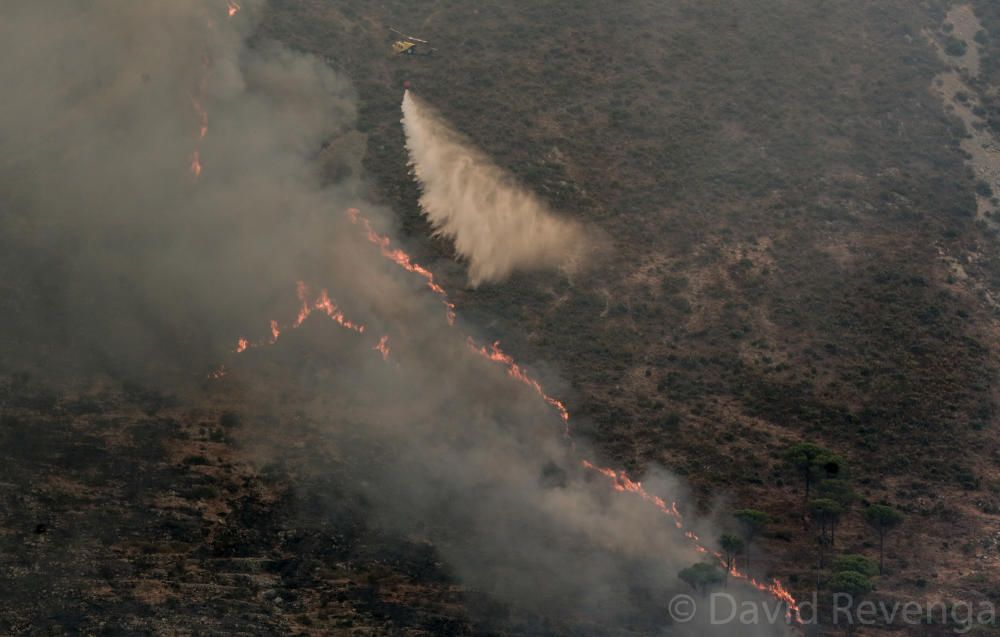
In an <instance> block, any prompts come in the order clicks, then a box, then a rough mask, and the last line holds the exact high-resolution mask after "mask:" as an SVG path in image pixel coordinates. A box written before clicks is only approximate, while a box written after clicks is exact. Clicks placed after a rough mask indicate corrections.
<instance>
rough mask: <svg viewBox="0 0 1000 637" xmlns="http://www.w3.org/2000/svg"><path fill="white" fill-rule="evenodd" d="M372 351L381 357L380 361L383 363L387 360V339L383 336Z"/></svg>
mask: <svg viewBox="0 0 1000 637" xmlns="http://www.w3.org/2000/svg"><path fill="white" fill-rule="evenodd" d="M372 349H374V350H375V351H376V352H378V353H380V354H381V355H382V360H384V361H387V360H389V337H388V336H383V337H382V338H380V339H378V344H377V345H375V347H373V348H372Z"/></svg>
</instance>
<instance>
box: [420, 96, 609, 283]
mask: <svg viewBox="0 0 1000 637" xmlns="http://www.w3.org/2000/svg"><path fill="white" fill-rule="evenodd" d="M403 130H404V131H405V132H406V146H407V149H408V150H409V152H410V165H411V166H412V168H413V174H414V176H415V177H416V178H417V180H418V181H419V182H420V185H421V187H422V189H423V193H422V196H421V197H420V206H421V208H422V209H423V211H424V214H425V215H426V216H427V219H428V220H429V221H430V223H431V226H432V227H433V228H434V230H435V232H436V233H437V234H439V235H441V236H443V237H446V238H448V239H451V240H453V241H454V242H455V251H456V252H457V253H458V255H459V256H460V257H462V258H464V259H467V260H468V262H469V282H470V284H471V285H473V286H478V285H480V284H482V283H495V282H498V281H502V280H504V279H506V278H507V277H509V276H510V275H511V273H512V272H515V271H519V270H520V271H524V270H537V269H551V268H561V269H563V270H567V271H572V270H574V269H576V268H577V267H578V266H579V264H580V263H579V262H580V257H581V256H582V255H583V253H584V251H586V250H587V248H588V244H589V243H591V241H592V240H591V239H590V238H588V235H587V233H586V232H585V231H584V229H583V227H582V226H581V225H580V224H578V223H575V222H573V221H569V220H567V219H563V218H561V217H559V216H557V215H556V214H555V213H553V212H552V211H551V210H549V208H548V206H547V205H546V204H545V203H544V202H542V201H541V200H540V199H539V198H538V197H537V196H535V195H534V194H532V193H531V192H529V191H528V190H526V189H525V188H524V187H522V186H520V185H519V184H517V183H516V182H515V180H514V178H513V177H512V176H510V175H508V174H507V173H505V172H504V171H503V170H501V169H500V168H499V167H498V166H497V165H496V164H495V163H493V161H491V160H490V159H489V158H488V157H487V156H486V155H484V154H483V153H482V152H481V151H479V150H478V149H476V148H475V147H474V146H473V145H472V144H471V143H470V142H469V141H468V140H466V139H464V138H463V137H462V136H461V135H459V134H458V133H457V132H456V131H454V130H453V129H452V128H450V127H449V126H448V124H447V123H445V121H444V120H443V119H442V118H441V116H440V115H438V114H437V113H436V112H434V111H433V109H431V108H430V107H429V106H428V105H427V104H426V103H424V102H423V101H421V100H420V99H419V98H418V97H416V96H415V95H414V94H413V93H411V92H410V91H407V92H406V96H405V97H404V98H403Z"/></svg>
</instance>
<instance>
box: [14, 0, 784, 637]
mask: <svg viewBox="0 0 1000 637" xmlns="http://www.w3.org/2000/svg"><path fill="white" fill-rule="evenodd" d="M242 4H243V7H242V11H241V12H240V13H239V14H238V15H237V16H235V17H233V18H232V19H230V18H229V17H228V16H227V15H226V4H225V3H224V2H208V1H206V0H172V1H171V2H168V3H146V2H120V1H112V0H94V1H90V2H80V1H79V0H46V1H45V2H37V1H35V0H31V1H27V0H8V1H7V2H5V3H4V4H3V7H2V8H0V17H2V19H0V82H2V83H3V86H4V87H5V97H4V100H3V102H2V103H0V147H2V148H3V153H2V159H0V202H2V203H0V205H2V209H0V230H2V232H0V247H2V248H3V251H2V256H0V267H2V268H3V270H4V272H5V276H4V277H2V278H3V283H2V285H3V286H5V287H4V288H3V292H4V294H3V296H2V297H0V298H2V303H3V308H2V313H0V317H2V318H0V320H2V321H3V328H4V329H3V337H2V338H3V339H4V341H3V344H4V347H5V351H6V352H8V354H9V355H8V356H7V357H6V359H5V361H4V365H6V366H8V367H11V366H13V367H16V366H18V365H27V364H29V363H30V364H35V365H47V366H49V367H50V368H54V367H60V368H66V367H67V366H70V367H71V369H72V370H74V373H84V374H88V373H91V372H100V371H103V372H107V371H113V372H115V373H118V374H120V375H121V376H124V377H133V376H135V375H141V376H142V377H143V378H152V377H158V378H160V379H164V378H172V377H173V376H172V375H171V374H172V373H173V372H175V371H177V370H180V372H181V374H180V375H182V376H183V375H185V374H187V375H195V376H197V377H199V378H202V377H203V376H204V370H205V369H206V368H207V367H209V366H210V365H212V364H213V363H214V362H218V361H220V360H226V357H227V356H228V357H230V358H232V357H233V356H234V355H233V354H232V353H231V352H232V349H233V346H234V345H235V342H236V338H237V337H238V336H244V335H245V336H247V337H248V338H251V339H256V340H259V339H265V338H266V336H267V332H268V330H267V327H266V326H267V321H268V320H269V319H275V320H278V321H279V322H280V323H281V325H282V326H284V327H287V326H288V325H290V324H292V323H293V321H294V320H295V315H296V312H297V308H298V306H299V301H298V299H297V297H296V286H295V284H296V281H298V280H303V281H306V282H307V283H308V284H309V285H310V286H312V287H313V289H319V288H321V287H323V288H327V289H329V292H330V295H331V297H333V300H334V301H335V302H336V303H337V304H338V307H339V308H341V309H342V310H343V311H344V313H345V315H346V316H347V317H349V318H350V319H352V320H356V321H359V322H361V323H363V324H365V326H366V328H367V329H366V331H365V333H364V334H356V333H355V332H351V331H348V330H340V331H337V332H336V334H335V335H334V336H330V333H329V332H322V335H323V338H324V341H323V342H322V343H318V342H317V344H316V345H317V351H323V352H330V360H329V362H328V363H327V365H326V367H325V368H324V369H323V371H322V375H321V376H320V375H317V376H315V377H313V378H312V379H311V381H312V383H313V384H312V385H311V391H312V393H313V397H312V402H310V403H304V404H302V405H297V406H296V408H297V409H298V408H301V409H308V410H309V412H310V413H311V414H312V416H313V418H315V419H317V420H319V421H321V422H323V423H326V425H325V426H326V427H327V428H328V430H329V438H330V441H331V444H333V445H337V446H339V448H341V449H342V452H343V453H344V454H350V453H355V452H356V453H367V450H370V449H373V448H375V449H378V450H379V452H378V453H379V455H380V457H382V458H385V459H391V462H389V461H387V462H384V463H381V464H378V465H374V464H373V465H371V466H366V467H363V468H361V469H360V473H359V475H358V484H357V485H356V488H357V489H358V490H360V491H363V492H364V493H365V494H366V495H367V496H368V497H369V499H370V500H371V501H372V502H373V503H375V504H376V511H377V515H378V516H379V518H380V520H381V522H382V524H385V525H388V526H392V527H395V528H397V529H398V530H400V531H401V532H404V533H418V532H419V533H423V534H426V535H427V536H429V539H431V540H432V541H433V542H434V544H435V545H436V546H437V547H438V549H439V550H440V551H441V553H442V555H444V557H445V558H446V559H447V560H448V563H449V564H450V565H451V567H452V569H453V570H454V572H455V573H456V574H457V575H458V577H459V578H460V579H461V580H462V581H463V582H465V583H466V584H467V585H469V586H472V587H475V588H478V589H481V590H485V591H488V592H490V593H492V594H493V595H495V596H496V597H497V598H498V599H501V600H504V601H507V602H510V603H513V604H516V605H519V606H523V607H525V608H531V609H534V610H537V611H538V612H541V613H544V614H549V615H553V616H556V617H561V618H568V617H571V618H578V617H585V618H587V621H602V622H606V624H603V625H604V626H612V625H615V624H616V623H619V622H623V621H633V619H634V617H636V616H641V617H643V618H645V621H646V623H645V624H644V627H643V629H642V632H644V633H646V634H657V633H660V632H662V631H668V632H670V633H671V634H692V635H694V634H734V635H735V634H738V635H747V634H752V633H753V632H754V631H753V630H751V629H748V628H747V627H742V626H729V627H709V626H707V625H705V624H697V625H688V626H687V627H685V628H684V629H683V630H685V631H687V632H686V633H684V632H682V629H681V628H680V627H670V626H669V624H670V622H669V621H668V619H667V618H666V616H665V614H664V613H665V606H666V600H667V599H668V598H669V595H670V594H672V593H673V592H676V591H680V590H683V585H682V584H680V583H679V582H678V581H677V577H676V574H677V572H678V571H679V569H681V568H682V567H684V566H687V565H690V564H691V563H693V562H694V561H696V560H698V559H700V557H699V555H698V554H697V553H696V552H695V550H694V549H693V547H692V545H691V544H690V542H689V541H688V540H687V539H686V538H684V537H683V535H682V534H681V533H679V532H678V531H677V530H676V529H675V528H673V524H672V522H671V521H670V520H669V519H667V518H666V517H665V516H664V515H662V514H661V513H660V512H659V511H657V510H656V509H655V508H653V507H650V506H649V505H648V503H646V502H643V501H642V500H641V499H640V498H638V497H634V496H628V495H624V496H623V495H619V494H616V493H614V492H613V491H612V490H611V489H610V488H609V483H608V482H607V480H605V479H604V478H603V477H602V476H599V475H595V474H593V473H592V472H588V471H586V470H585V469H583V468H582V467H581V463H580V461H581V459H582V458H585V457H592V456H593V453H592V452H591V451H589V450H588V449H587V446H586V445H585V444H584V443H583V442H582V441H581V442H577V444H576V445H575V446H570V445H568V444H567V442H566V441H565V439H564V438H563V436H562V433H561V432H562V423H561V421H560V420H559V417H558V415H557V414H556V413H555V412H554V411H553V410H552V409H551V407H550V406H549V405H547V404H546V403H544V402H543V401H542V400H540V399H539V397H538V396H537V394H536V393H535V392H534V391H533V390H532V389H531V388H530V387H527V386H526V385H523V384H521V383H517V382H515V381H513V380H511V379H510V378H508V377H507V375H506V374H505V370H504V369H503V368H502V366H499V365H497V364H495V363H492V362H490V361H486V360H484V359H482V358H481V357H479V356H477V355H475V354H473V353H471V352H470V351H469V348H468V347H467V345H466V342H465V337H464V335H463V333H462V330H463V329H466V328H462V327H461V326H460V327H455V328H452V327H449V326H448V325H447V322H446V321H445V320H444V317H443V313H442V311H441V306H440V304H439V299H437V298H436V297H434V295H432V294H430V293H428V292H427V290H426V288H425V287H424V285H423V284H424V282H423V280H421V279H419V277H414V276H412V275H409V274H407V273H405V272H403V271H401V270H400V269H398V268H396V267H395V266H394V265H393V264H391V263H389V262H387V261H386V260H384V259H383V258H382V257H381V256H380V255H379V253H378V250H377V249H374V248H373V246H372V245H371V244H370V243H368V242H367V240H366V239H365V237H364V235H363V233H362V232H361V231H360V229H359V227H358V226H356V225H354V224H352V223H351V222H350V220H349V219H348V218H347V216H346V215H345V214H344V209H345V208H347V207H348V206H353V205H359V204H362V203H363V202H358V201H356V200H355V198H354V197H353V195H352V194H351V193H353V192H356V191H357V190H358V189H357V183H356V182H354V181H351V182H350V183H332V184H331V183H329V180H328V179H327V178H325V177H324V174H323V169H322V167H323V165H324V160H325V159H327V158H329V157H335V156H336V154H337V151H338V148H340V147H341V146H343V147H345V148H351V147H353V146H354V145H355V144H354V143H353V142H351V141H345V140H351V139H352V137H351V136H352V135H353V134H354V133H352V131H353V123H354V109H355V100H354V93H353V91H352V89H351V86H350V84H349V83H348V82H347V81H345V80H344V79H343V78H341V77H339V76H338V75H336V74H335V73H334V72H332V71H331V70H330V69H329V68H328V67H327V66H326V65H324V64H322V63H321V62H320V61H318V60H316V59H315V58H312V57H309V56H306V55H302V54H299V53H295V52H292V51H289V50H288V49H286V48H284V47H282V46H280V45H278V44H276V43H267V42H255V44H254V46H252V47H251V46H249V45H248V44H247V41H248V38H249V37H250V36H251V35H252V34H253V32H254V26H255V25H254V19H255V18H256V17H257V16H258V15H259V11H260V9H261V6H262V2H260V1H257V2H253V1H248V2H244V3H242ZM408 104H409V108H410V109H413V108H414V104H415V102H414V101H413V100H412V97H411V98H410V99H409V101H408ZM203 113H205V114H207V132H206V133H205V135H204V136H202V134H201V127H202V126H203V125H206V120H205V119H204V117H205V116H204V115H203ZM410 121H411V123H412V121H413V120H412V119H410ZM418 128H419V127H418ZM408 132H409V133H410V143H411V150H412V151H413V152H414V154H415V157H417V160H416V163H417V167H418V176H419V177H420V178H421V179H422V180H423V182H424V185H425V204H424V205H425V208H426V209H427V210H428V211H429V214H431V215H432V218H433V215H436V214H438V212H433V211H443V212H441V213H440V214H442V215H444V216H443V217H441V219H442V222H441V223H442V225H441V226H440V228H441V231H442V232H445V233H446V234H449V236H454V238H455V239H456V241H457V245H458V248H459V252H460V254H462V255H464V256H466V257H467V258H469V260H470V266H471V269H472V270H471V276H472V279H473V281H474V282H479V281H488V280H495V279H496V278H500V277H503V276H505V275H506V274H509V273H510V272H511V271H512V270H513V269H516V268H520V267H527V266H531V267H535V266H541V265H555V264H557V263H559V264H561V263H562V262H563V261H562V260H563V258H564V257H565V255H566V254H567V250H570V251H572V249H573V248H575V247H576V246H578V245H579V244H580V242H581V241H582V235H581V231H580V230H579V229H577V228H575V227H574V226H572V225H571V224H567V223H565V222H562V221H559V220H558V219H556V218H554V217H551V216H550V215H549V213H548V212H547V211H545V210H544V209H543V208H541V207H540V205H539V204H537V202H534V201H533V200H532V199H531V198H530V197H529V196H528V195H526V194H524V193H522V192H518V191H508V190H505V188H506V186H504V185H502V184H503V181H504V180H503V178H502V176H497V175H496V173H495V172H494V171H493V169H491V168H490V167H489V166H490V165H489V163H488V162H486V161H485V160H482V158H481V157H478V156H475V155H473V156H471V159H468V160H466V159H463V158H462V157H461V156H457V155H456V156H455V157H450V156H449V153H451V152H455V153H459V154H461V153H464V152H466V151H464V150H463V151H459V150H455V149H456V148H459V147H457V146H454V143H455V138H454V137H453V136H452V135H450V134H449V133H447V131H445V130H443V129H440V128H435V127H430V128H428V129H426V130H422V132H420V134H419V135H418V137H420V141H415V139H416V138H415V137H414V132H413V126H412V125H408ZM435 135H441V136H442V138H441V139H436V138H435ZM449 144H452V150H447V149H448V145H449ZM434 148H438V149H439V150H438V151H434V150H433V149H434ZM442 148H444V149H445V151H440V149H442ZM428 149H431V150H428ZM425 152H430V153H431V154H432V155H437V154H438V153H439V152H440V153H441V155H442V158H441V160H440V161H441V162H442V167H443V170H444V173H446V174H445V177H444V178H446V180H447V179H450V177H447V175H448V174H454V173H453V171H452V170H451V169H450V168H448V167H447V166H448V165H449V162H455V165H456V166H457V165H458V164H461V163H462V162H467V163H468V162H471V164H469V165H468V170H469V171H470V172H469V175H471V177H472V178H471V179H469V180H466V181H462V183H461V186H459V187H458V189H457V191H456V192H455V194H454V196H455V197H456V199H455V202H456V203H454V205H458V204H462V203H469V204H476V203H477V202H479V203H483V205H485V206H486V208H483V209H480V210H479V211H478V212H479V213H484V211H485V216H482V214H481V215H480V216H478V217H477V216H475V215H472V214H468V215H467V214H466V213H465V212H461V211H458V212H456V211H457V209H452V208H448V206H452V205H453V203H439V200H438V193H439V189H440V188H444V189H445V190H448V188H449V186H447V185H446V186H439V185H437V184H439V182H438V181H437V180H438V177H435V176H432V175H430V174H429V171H430V169H426V168H424V167H425V166H427V165H428V164H427V161H425V160H424V159H421V157H424V153H425ZM195 153H197V155H195ZM195 158H197V160H198V162H199V163H200V166H201V169H202V171H201V175H200V177H197V178H196V177H195V176H194V175H193V174H192V171H191V164H192V162H193V160H194V159H195ZM432 163H433V162H432ZM334 172H336V171H334ZM459 172H461V171H459ZM477 188H485V189H486V191H487V192H486V193H485V194H482V193H479V194H477V190H476V189H477ZM442 196H444V198H445V199H449V197H450V196H451V195H447V196H445V195H442ZM449 201H450V200H449ZM508 203H509V204H510V206H511V207H509V209H508ZM442 206H443V207H442ZM490 206H492V208H491V207H490ZM470 210H471V209H470ZM505 211H507V212H512V214H515V216H517V215H521V214H524V215H526V216H525V217H523V218H521V217H518V218H515V219H504V218H502V215H503V214H505ZM365 214H366V215H367V216H368V217H369V218H371V219H372V220H373V223H374V224H375V225H376V226H377V227H379V228H386V227H389V226H390V223H389V221H388V215H387V214H386V213H384V212H382V211H379V210H378V209H375V208H372V207H367V208H365ZM453 224H457V225H453ZM477 225H481V226H482V227H483V228H482V229H477ZM529 230H530V231H531V232H532V233H533V234H532V237H534V238H533V239H532V240H531V241H529V242H528V243H530V244H531V245H530V247H525V246H524V245H522V243H524V242H523V239H524V236H525V235H524V233H525V232H528V231H529ZM469 233H471V234H472V235H473V238H472V239H469V238H468V236H467V235H468V234H469ZM467 241H471V242H472V243H471V244H469V243H467ZM539 251H545V252H547V253H548V255H543V254H541V253H540V252H539ZM553 255H558V256H559V258H558V259H555V260H551V259H552V256H553ZM381 335H388V336H389V337H390V341H389V342H390V343H391V345H392V347H393V350H392V357H391V359H390V361H389V362H386V361H383V360H382V358H381V357H380V356H379V355H378V354H377V353H376V352H373V351H372V347H373V346H374V344H375V342H376V341H377V340H378V338H379V336H381ZM308 337H310V335H309V334H306V335H305V336H304V338H308ZM312 338H316V337H315V336H313V337H312ZM320 346H321V347H322V349H319V348H320ZM280 347H281V343H280V342H279V343H278V346H277V347H276V348H275V349H280ZM252 354H253V352H251V353H250V354H247V356H252ZM240 360H249V361H252V360H253V359H252V357H251V358H249V359H247V358H246V357H244V359H240ZM286 364H287V365H288V366H289V369H287V370H286V372H285V374H284V376H283V377H282V382H286V383H289V384H293V383H296V382H299V381H301V380H302V378H303V377H304V374H305V372H303V371H302V370H298V369H294V368H293V367H292V366H294V365H295V364H296V360H295V358H294V357H292V356H289V357H288V358H287V359H286ZM167 370H169V371H170V372H171V374H165V373H164V372H165V371H167ZM253 398H254V397H253V396H247V400H248V401H251V400H252V399H253ZM258 400H261V399H258ZM251 404H253V403H252V402H251ZM645 484H646V486H647V488H648V489H649V490H650V491H651V492H654V493H662V494H675V495H676V494H679V493H683V487H682V486H681V485H680V484H679V483H678V481H677V480H675V479H674V478H672V477H670V476H669V475H667V474H666V473H665V472H651V473H650V475H649V476H647V480H646V483H645ZM702 527H703V528H702ZM692 529H693V530H696V531H699V532H700V533H702V534H703V535H704V536H706V537H712V536H713V535H714V534H715V533H716V531H715V530H714V527H713V525H711V524H710V523H708V522H703V523H697V522H695V523H694V525H693V527H692ZM734 588H735V587H734ZM731 590H733V589H731ZM733 592H736V591H733ZM739 594H741V595H742V594H745V595H747V596H749V597H751V598H753V597H754V595H755V594H754V593H751V592H749V591H741V592H739ZM629 618H633V619H629ZM595 630H596V632H597V633H598V634H611V633H612V630H611V628H606V629H605V628H598V629H595ZM760 632H761V634H769V633H770V632H771V630H770V629H760Z"/></svg>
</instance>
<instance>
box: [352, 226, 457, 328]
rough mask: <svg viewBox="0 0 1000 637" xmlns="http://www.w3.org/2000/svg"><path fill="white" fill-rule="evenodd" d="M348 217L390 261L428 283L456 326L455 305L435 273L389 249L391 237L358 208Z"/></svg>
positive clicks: (451, 322)
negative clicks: (383, 233)
mask: <svg viewBox="0 0 1000 637" xmlns="http://www.w3.org/2000/svg"><path fill="white" fill-rule="evenodd" d="M347 216H348V218H350V220H351V223H355V224H357V223H360V224H361V225H362V227H364V229H365V233H366V234H367V235H368V240H369V241H371V242H372V243H374V244H375V245H377V246H378V247H379V250H380V251H381V253H382V256H383V257H385V258H386V259H389V260H390V261H392V262H393V263H395V264H396V265H398V266H399V267H401V268H403V269H404V270H406V271H407V272H413V273H414V274H419V275H420V276H422V277H423V278H424V280H426V281H427V287H429V288H430V289H431V291H433V292H434V293H435V294H437V295H438V296H440V297H441V302H442V303H443V304H444V306H445V308H446V309H447V312H446V316H447V318H448V325H454V324H455V304H454V303H452V302H451V301H449V300H448V293H447V292H445V290H444V288H443V287H441V286H440V285H438V284H437V283H436V282H435V281H434V273H432V272H431V271H430V270H428V269H427V268H425V267H423V266H420V265H417V264H416V263H413V261H412V259H410V255H408V254H406V253H405V252H403V251H402V250H400V249H399V248H396V249H392V248H390V247H389V245H390V243H391V240H390V239H389V237H386V236H383V235H380V234H379V233H377V232H375V230H374V229H373V228H372V225H371V223H370V222H369V221H368V219H366V218H365V217H362V216H361V211H360V210H358V209H357V208H348V209H347Z"/></svg>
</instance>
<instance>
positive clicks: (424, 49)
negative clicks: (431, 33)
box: [389, 28, 437, 55]
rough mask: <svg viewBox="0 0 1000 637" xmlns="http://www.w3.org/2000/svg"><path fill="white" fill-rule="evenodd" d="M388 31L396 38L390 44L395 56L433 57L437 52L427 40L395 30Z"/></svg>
mask: <svg viewBox="0 0 1000 637" xmlns="http://www.w3.org/2000/svg"><path fill="white" fill-rule="evenodd" d="M389 31H391V32H392V33H393V34H394V35H395V37H396V38H397V39H396V40H395V41H394V42H393V43H392V50H393V52H394V53H395V54H396V55H433V54H434V52H435V51H437V49H435V48H434V47H432V46H431V45H430V43H429V42H428V41H427V40H421V39H420V38H415V37H413V36H412V35H406V34H405V33H403V32H402V31H397V30H396V29H391V28H390V29H389Z"/></svg>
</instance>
